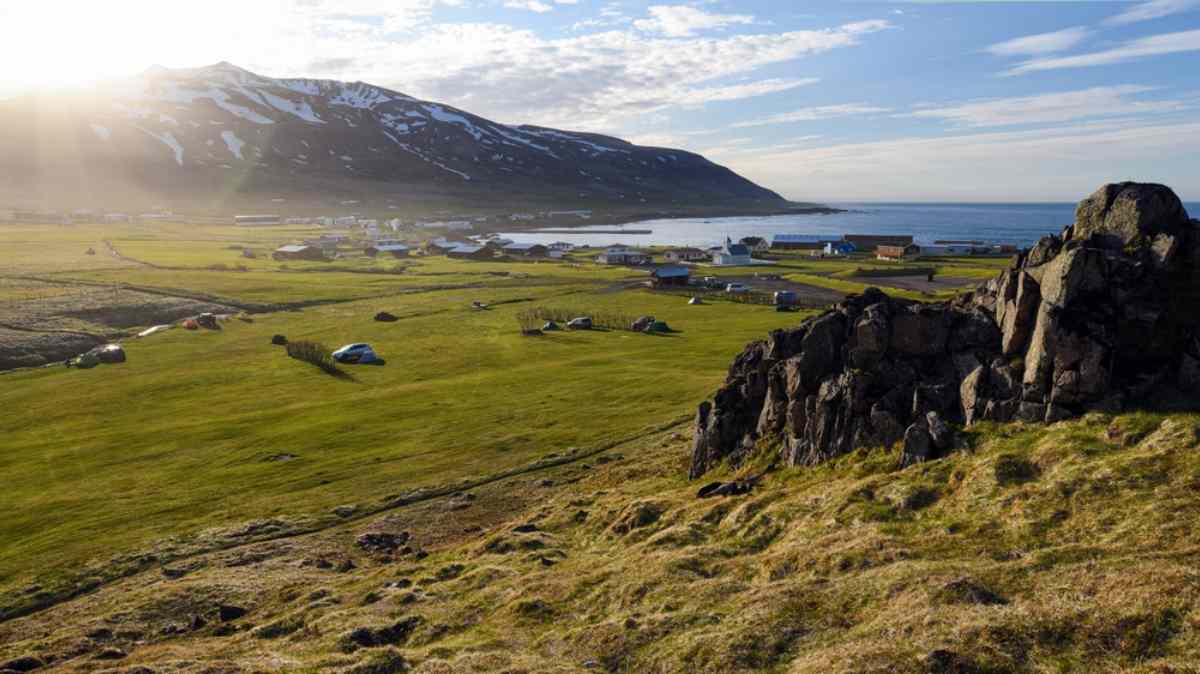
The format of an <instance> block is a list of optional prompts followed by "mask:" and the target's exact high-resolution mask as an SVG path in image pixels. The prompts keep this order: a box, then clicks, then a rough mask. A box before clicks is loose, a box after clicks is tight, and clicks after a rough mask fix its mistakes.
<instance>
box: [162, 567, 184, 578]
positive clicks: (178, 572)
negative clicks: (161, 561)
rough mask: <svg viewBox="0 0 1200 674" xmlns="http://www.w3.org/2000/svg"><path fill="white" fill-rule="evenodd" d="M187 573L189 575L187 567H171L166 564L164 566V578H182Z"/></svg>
mask: <svg viewBox="0 0 1200 674" xmlns="http://www.w3.org/2000/svg"><path fill="white" fill-rule="evenodd" d="M186 575H187V570H186V569H172V568H169V567H166V566H164V567H163V568H162V576H163V578H167V579H169V580H178V579H180V578H183V577H184V576H186Z"/></svg>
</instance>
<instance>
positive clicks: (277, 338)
mask: <svg viewBox="0 0 1200 674" xmlns="http://www.w3.org/2000/svg"><path fill="white" fill-rule="evenodd" d="M271 343H272V344H274V345H275V346H287V343H288V338H287V337H284V336H283V335H272V336H271Z"/></svg>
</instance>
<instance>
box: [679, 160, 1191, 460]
mask: <svg viewBox="0 0 1200 674" xmlns="http://www.w3.org/2000/svg"><path fill="white" fill-rule="evenodd" d="M1197 306H1200V223H1198V222H1196V221H1192V220H1188V217H1187V213H1186V212H1185V211H1184V210H1183V206H1182V204H1180V202H1179V199H1178V198H1177V197H1176V196H1175V195H1174V193H1172V192H1171V191H1170V190H1169V189H1168V188H1166V187H1163V186H1161V185H1142V184H1136V183H1121V184H1118V185H1108V186H1105V187H1104V188H1101V189H1100V190H1099V191H1097V192H1096V193H1095V194H1093V195H1092V196H1090V197H1088V198H1087V199H1085V200H1084V201H1083V202H1082V203H1081V204H1080V205H1079V208H1078V209H1077V219H1076V222H1075V223H1074V224H1073V225H1072V226H1070V227H1067V228H1066V230H1064V232H1063V234H1062V235H1061V236H1057V235H1049V236H1046V237H1043V238H1042V239H1041V240H1040V241H1038V243H1037V245H1035V246H1033V247H1032V248H1030V249H1029V250H1026V251H1024V252H1022V253H1021V254H1020V255H1018V256H1017V257H1016V258H1014V260H1013V262H1012V264H1011V265H1010V267H1009V268H1008V269H1006V270H1005V271H1003V272H1001V273H1000V274H999V275H998V276H997V277H996V278H994V279H992V280H990V281H988V282H987V283H984V284H983V285H981V286H979V287H978V288H977V289H975V291H974V292H972V293H969V294H966V295H961V296H959V297H958V298H956V299H955V300H953V301H950V302H941V303H929V304H925V303H919V302H914V301H910V300H904V299H900V298H894V297H889V296H888V295H886V294H884V293H882V292H880V291H879V290H878V289H875V288H870V289H867V290H866V291H864V292H863V293H862V294H861V295H850V296H848V297H847V298H846V299H845V300H844V301H842V302H841V303H840V304H838V305H837V306H836V307H834V308H833V309H831V310H829V311H827V312H825V313H823V314H821V315H819V316H815V317H813V318H810V319H808V320H806V321H804V322H803V323H801V324H800V325H798V326H796V327H792V328H787V329H783V330H776V331H774V332H772V333H771V334H770V335H769V337H768V338H767V339H766V340H763V341H759V342H754V343H752V344H750V345H748V346H747V347H746V348H745V350H744V351H743V352H742V353H741V355H739V356H738V357H737V358H736V359H735V360H734V363H733V365H732V366H731V367H730V370H729V374H728V376H727V378H726V380H725V384H724V385H723V386H722V387H721V388H720V389H719V390H718V391H717V393H716V394H715V395H714V396H713V398H712V400H711V401H705V402H704V403H703V404H701V406H700V410H699V413H698V414H697V417H696V423H695V432H694V443H693V448H692V449H693V451H692V466H691V470H690V474H691V476H692V477H693V478H696V477H699V476H700V475H703V474H704V472H705V471H707V470H708V469H709V468H711V467H712V466H713V465H716V464H717V463H719V462H722V461H729V462H731V463H737V462H738V461H739V460H740V459H741V457H744V456H748V455H749V454H750V453H751V452H752V451H754V450H755V449H756V448H758V445H759V444H760V443H762V442H768V443H771V446H773V447H778V448H779V451H780V454H781V458H782V459H783V461H784V462H785V463H787V464H790V465H808V464H813V463H818V462H821V461H825V460H828V459H830V458H833V457H835V456H838V455H840V454H844V453H847V452H850V451H853V450H854V449H855V448H858V447H865V446H891V445H893V444H896V443H900V442H901V441H902V442H903V446H902V451H901V462H902V463H903V464H904V465H908V464H912V463H919V462H921V461H927V460H930V459H933V458H937V457H938V456H941V455H942V454H944V453H945V452H946V451H949V450H950V449H951V448H952V445H953V442H954V437H955V434H954V430H953V426H954V425H956V424H966V425H969V424H973V423H976V422H979V421H985V420H986V421H1000V422H1006V421H1013V420H1020V421H1025V422H1028V423H1051V422H1054V421H1059V420H1062V419H1068V418H1071V417H1074V416H1077V415H1079V414H1082V413H1084V412H1087V411H1089V410H1104V411H1113V410H1119V409H1121V407H1122V405H1123V404H1125V403H1126V402H1132V401H1136V402H1137V403H1138V404H1140V405H1148V404H1153V403H1154V402H1155V400H1156V397H1157V398H1161V399H1163V400H1162V401H1163V402H1166V398H1168V397H1172V396H1174V399H1175V401H1176V402H1178V401H1179V400H1180V399H1182V400H1183V401H1185V402H1187V401H1190V403H1188V404H1191V405H1196V404H1197V403H1196V398H1195V392H1196V391H1200V312H1197V311H1196V310H1195V307H1197ZM1187 392H1191V393H1187Z"/></svg>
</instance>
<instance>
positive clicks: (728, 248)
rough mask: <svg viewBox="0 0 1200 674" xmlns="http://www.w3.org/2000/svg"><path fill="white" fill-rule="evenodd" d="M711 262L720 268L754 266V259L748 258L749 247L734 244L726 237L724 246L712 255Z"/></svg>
mask: <svg viewBox="0 0 1200 674" xmlns="http://www.w3.org/2000/svg"><path fill="white" fill-rule="evenodd" d="M712 262H713V264H715V265H719V266H722V267H733V266H738V265H748V264H754V258H752V257H751V256H750V248H749V247H747V246H745V245H743V244H740V243H734V242H733V241H732V240H731V239H729V238H728V237H726V238H725V246H724V247H723V248H721V250H719V251H717V252H715V253H713V256H712Z"/></svg>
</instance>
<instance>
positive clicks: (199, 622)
mask: <svg viewBox="0 0 1200 674" xmlns="http://www.w3.org/2000/svg"><path fill="white" fill-rule="evenodd" d="M206 625H208V621H207V620H205V619H204V617H203V616H200V615H194V616H192V622H191V628H192V631H195V630H202V629H204V627H205V626H206Z"/></svg>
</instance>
